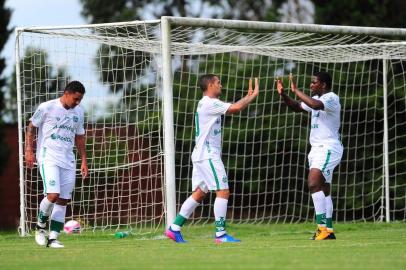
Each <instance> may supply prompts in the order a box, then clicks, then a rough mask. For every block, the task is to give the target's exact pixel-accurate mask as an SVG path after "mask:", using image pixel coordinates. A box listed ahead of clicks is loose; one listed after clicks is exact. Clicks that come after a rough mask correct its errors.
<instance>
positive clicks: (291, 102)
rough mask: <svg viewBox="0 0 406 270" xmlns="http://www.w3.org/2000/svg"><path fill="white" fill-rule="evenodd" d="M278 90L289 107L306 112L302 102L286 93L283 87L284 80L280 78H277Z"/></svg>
mask: <svg viewBox="0 0 406 270" xmlns="http://www.w3.org/2000/svg"><path fill="white" fill-rule="evenodd" d="M276 90H277V91H278V93H279V95H280V96H281V97H282V99H283V101H284V102H285V104H286V105H287V106H288V107H289V108H291V109H292V110H294V111H295V112H304V111H305V110H303V108H302V106H300V102H298V101H296V100H294V99H291V98H290V97H289V95H287V94H286V92H285V90H284V88H283V84H282V81H281V80H280V79H276Z"/></svg>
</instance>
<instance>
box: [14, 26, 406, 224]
mask: <svg viewBox="0 0 406 270" xmlns="http://www.w3.org/2000/svg"><path fill="white" fill-rule="evenodd" d="M171 34H172V40H171V41H172V45H171V52H172V67H173V71H174V77H173V97H174V99H173V103H174V104H173V105H174V121H175V123H174V131H175V147H176V153H175V159H176V160H175V164H176V184H177V193H176V198H177V200H176V201H177V203H178V206H179V205H180V204H181V203H182V202H183V200H184V199H185V198H187V196H188V195H189V194H190V192H191V172H192V164H191V161H190V155H191V152H192V150H193V146H194V137H193V125H194V123H193V115H194V111H195V109H196V105H197V102H198V100H199V99H200V98H201V96H202V93H201V91H200V89H198V86H197V79H198V77H199V76H201V75H203V74H205V73H214V74H217V75H219V77H220V78H221V81H222V84H223V96H222V97H221V98H222V99H223V100H224V101H228V102H234V101H237V100H238V99H239V98H240V97H242V96H243V95H244V93H245V91H246V89H247V82H248V79H249V78H251V77H255V76H258V77H260V89H261V92H260V95H259V97H258V98H257V100H256V101H255V103H254V104H251V105H250V106H249V107H248V108H247V109H246V110H245V111H244V112H242V113H241V114H238V115H234V116H226V117H225V119H224V129H223V130H224V132H223V161H224V164H225V166H226V170H227V171H228V175H229V179H231V181H230V184H231V191H232V194H233V196H232V197H231V200H230V202H229V206H230V209H229V213H228V216H229V218H230V220H231V221H233V222H273V221H276V222H296V221H303V220H311V219H312V218H313V209H312V207H311V201H310V198H309V193H308V190H307V187H306V176H307V172H308V171H307V170H308V169H307V160H306V155H307V153H308V152H309V150H310V148H309V145H308V134H309V130H308V126H309V124H310V123H309V116H308V115H307V114H297V113H293V112H291V111H289V110H287V108H286V106H285V105H283V103H282V102H281V100H280V97H279V96H278V95H277V94H276V93H275V90H274V79H275V77H276V76H284V75H287V74H289V73H291V72H292V73H293V74H294V76H295V77H296V78H297V83H298V86H299V87H300V88H301V89H304V91H305V92H307V93H309V89H308V86H309V84H310V79H311V75H312V74H313V73H314V72H316V71H319V70H324V71H328V72H329V73H330V74H331V75H332V77H333V91H334V92H335V93H337V94H338V95H339V96H340V99H341V105H342V113H341V119H342V125H341V134H342V142H343V145H344V149H345V150H344V156H343V159H342V162H341V165H340V166H339V168H338V169H336V171H335V173H334V178H333V192H332V194H333V201H334V205H335V209H336V211H335V214H334V219H335V220H337V221H354V220H374V221H375V220H381V219H382V218H383V216H384V210H385V204H384V185H383V183H384V178H383V177H384V173H383V169H384V167H383V159H384V158H383V132H384V130H383V122H384V118H383V117H384V114H383V99H384V97H383V75H382V72H383V65H382V63H383V60H382V59H386V61H388V62H387V63H388V70H387V75H388V82H387V83H388V96H387V100H388V121H389V131H388V134H389V162H390V164H389V165H390V167H389V174H390V209H391V211H390V214H391V219H397V220H405V219H406V214H405V210H406V195H405V194H406V192H405V191H406V165H405V164H406V147H405V145H406V144H405V142H406V126H405V125H406V124H405V123H406V119H405V118H406V98H405V96H406V90H405V84H406V81H405V80H406V77H405V70H404V64H405V59H406V43H405V41H404V40H402V39H391V38H384V37H378V36H367V35H362V36H361V35H345V34H320V33H292V32H265V31H262V32H257V31H244V30H231V29H224V28H208V27H206V28H202V27H181V26H177V27H173V29H172V31H171ZM19 42H20V48H21V49H20V55H21V58H22V56H23V55H24V52H25V50H26V47H32V48H41V49H44V50H45V51H46V52H47V54H48V55H49V60H50V63H49V64H47V65H48V66H49V68H50V67H52V66H63V67H65V69H66V70H67V72H68V73H69V74H70V77H69V78H74V79H77V80H80V81H82V82H83V83H84V84H85V86H86V88H87V90H88V93H87V94H86V96H85V99H84V107H85V110H86V115H87V121H86V128H87V137H88V155H89V164H91V165H90V166H91V172H92V173H91V178H90V180H89V181H87V182H84V183H83V184H81V183H80V181H77V187H76V189H75V197H74V200H73V202H72V215H73V217H74V218H80V219H81V220H83V222H85V223H86V224H87V225H89V227H92V228H97V227H111V226H117V225H126V226H132V227H133V228H149V229H151V228H157V227H158V226H159V224H161V221H162V217H163V211H164V208H163V165H162V164H163V163H162V160H163V153H162V151H163V150H162V149H163V148H162V140H161V135H162V130H161V121H162V111H161V102H162V100H161V94H162V93H161V86H160V83H161V81H160V80H161V78H160V75H161V72H162V70H161V37H160V27H159V24H158V23H129V24H117V25H106V26H99V27H90V26H89V27H82V28H66V29H57V28H53V29H42V30H39V29H37V30H35V31H34V30H31V32H23V33H22V34H21V36H20V37H19ZM35 55H36V54H34V55H33V56H31V57H28V58H27V59H26V61H27V63H25V60H24V62H22V64H21V65H20V68H21V72H20V78H21V81H22V85H21V91H22V93H23V100H22V102H23V107H22V109H23V110H22V112H23V113H22V115H21V116H20V117H21V118H22V121H23V123H26V121H27V120H28V118H29V117H30V115H31V114H32V112H33V110H34V109H35V107H36V106H37V105H38V104H39V102H42V101H44V100H46V99H49V98H52V97H56V96H57V95H58V94H60V90H61V87H59V86H58V85H61V84H62V85H63V83H64V82H65V81H66V80H67V79H68V78H67V76H62V77H58V76H56V77H55V76H54V75H52V74H50V73H49V70H48V71H46V72H45V73H44V74H42V73H41V72H40V71H37V70H38V69H40V70H42V71H44V68H43V66H42V64H41V63H38V59H37V58H38V57H37V56H35ZM24 59H25V58H24ZM45 70H47V69H45ZM52 76H54V77H52ZM52 82H55V83H57V84H56V85H55V84H53V83H52ZM286 82H287V80H286V77H285V84H286ZM25 173H26V175H25V178H26V179H27V180H26V182H25V183H26V185H25V198H26V202H25V209H26V210H25V211H26V213H25V215H26V217H27V219H26V220H27V225H28V227H29V226H31V225H32V224H33V223H32V222H34V221H35V216H36V211H37V204H38V200H39V198H40V197H41V194H40V193H41V186H40V183H41V181H38V176H39V175H38V173H37V172H36V171H35V170H34V171H33V172H32V177H31V176H30V175H31V171H27V170H25ZM212 201H213V198H212V197H209V198H207V199H206V200H205V202H204V204H203V205H202V207H199V208H198V209H197V210H196V212H195V214H194V216H193V218H192V220H193V221H195V222H206V221H208V220H210V218H212V217H213V214H212V207H209V206H211V205H212Z"/></svg>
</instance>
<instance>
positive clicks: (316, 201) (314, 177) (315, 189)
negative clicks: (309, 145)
mask: <svg viewBox="0 0 406 270" xmlns="http://www.w3.org/2000/svg"><path fill="white" fill-rule="evenodd" d="M324 183H325V180H324V176H323V174H322V172H321V170H319V169H316V168H311V169H310V172H309V176H308V187H309V191H310V194H311V196H312V200H313V205H314V210H315V212H316V223H317V232H316V235H315V240H322V239H324V238H326V237H328V232H327V228H326V195H325V194H324V191H323V186H324Z"/></svg>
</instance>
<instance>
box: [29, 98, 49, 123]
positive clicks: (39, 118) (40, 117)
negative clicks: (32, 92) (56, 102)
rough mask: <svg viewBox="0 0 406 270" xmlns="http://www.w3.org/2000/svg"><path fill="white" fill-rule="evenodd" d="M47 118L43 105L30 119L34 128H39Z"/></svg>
mask: <svg viewBox="0 0 406 270" xmlns="http://www.w3.org/2000/svg"><path fill="white" fill-rule="evenodd" d="M45 116H46V106H45V105H44V103H42V104H40V105H39V106H38V108H37V110H36V111H35V112H34V114H33V115H32V117H31V118H30V121H31V123H32V124H33V125H34V127H39V126H40V125H41V124H42V122H44V119H45Z"/></svg>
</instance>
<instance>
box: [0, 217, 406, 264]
mask: <svg viewBox="0 0 406 270" xmlns="http://www.w3.org/2000/svg"><path fill="white" fill-rule="evenodd" d="M313 229H314V225H312V224H308V223H305V224H293V225H284V224H275V225H236V224H233V225H231V226H230V227H229V231H230V232H231V233H232V235H234V236H236V237H239V238H241V239H242V241H243V242H242V243H240V244H221V245H216V244H214V243H213V239H212V234H213V228H212V226H211V225H205V226H187V227H185V228H184V230H183V232H184V236H185V239H187V240H188V241H189V243H187V244H176V243H173V242H172V241H170V240H167V239H159V237H158V239H156V240H152V239H140V238H137V237H131V236H130V237H128V238H124V239H115V238H114V236H113V235H112V233H106V232H105V233H84V234H82V235H73V236H72V235H70V236H67V235H63V236H61V238H60V240H61V241H62V242H63V243H64V244H65V248H64V249H61V250H55V249H47V248H43V247H39V246H37V245H36V244H35V243H34V239H33V237H25V238H20V237H18V236H17V235H16V234H15V233H7V232H3V233H0V269H30V270H33V269H42V270H44V269H55V270H60V269H88V270H90V269H97V270H99V269H222V270H224V269H233V270H235V269H295V270H297V269H328V270H332V269H406V224H405V223H391V224H384V223H357V224H338V225H336V232H337V233H336V235H337V238H338V239H337V240H336V241H318V242H316V241H310V240H308V238H309V237H310V236H311V235H312V231H313Z"/></svg>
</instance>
